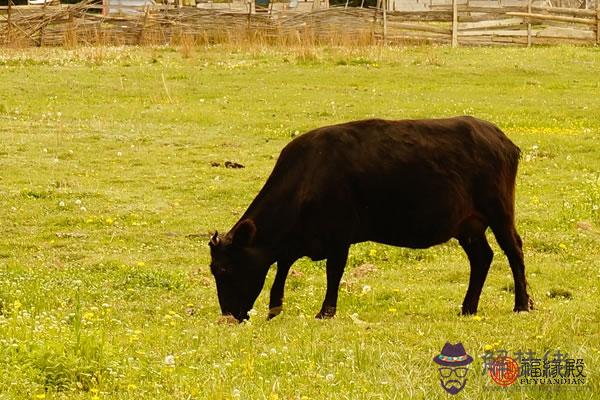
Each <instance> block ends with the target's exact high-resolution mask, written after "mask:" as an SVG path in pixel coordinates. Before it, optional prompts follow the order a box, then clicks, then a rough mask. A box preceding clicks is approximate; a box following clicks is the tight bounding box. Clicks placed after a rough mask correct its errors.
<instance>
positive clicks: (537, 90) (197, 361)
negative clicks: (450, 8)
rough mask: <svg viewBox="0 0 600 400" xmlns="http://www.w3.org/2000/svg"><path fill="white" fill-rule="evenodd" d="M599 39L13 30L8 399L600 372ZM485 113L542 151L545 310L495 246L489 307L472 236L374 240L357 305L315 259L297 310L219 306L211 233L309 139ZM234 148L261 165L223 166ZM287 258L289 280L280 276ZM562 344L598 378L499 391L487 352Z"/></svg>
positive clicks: (269, 395) (523, 393)
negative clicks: (306, 44) (517, 290)
mask: <svg viewBox="0 0 600 400" xmlns="http://www.w3.org/2000/svg"><path fill="white" fill-rule="evenodd" d="M599 70H600V51H599V49H597V48H572V47H558V48H533V49H457V50H451V49H448V48H445V47H439V48H437V47H416V48H412V47H408V48H388V49H382V48H378V47H374V48H363V49H358V50H347V49H327V48H298V49H288V50H282V49H279V50H278V49H272V48H271V49H269V48H267V49H261V48H256V49H236V48H233V47H211V48H196V49H190V48H187V49H183V50H178V49H172V48H147V49H135V48H95V49H86V48H80V49H72V50H61V49H32V50H9V49H4V50H0V77H1V79H0V234H1V237H0V399H12V398H15V399H29V398H32V399H42V398H46V399H54V398H74V399H126V398H131V399H139V398H164V399H166V398H173V399H204V398H211V399H220V398H225V399H227V398H241V399H318V398H324V399H387V398H397V399H403V398H424V399H425V398H426V399H431V398H449V397H450V396H449V395H447V394H446V393H445V392H444V391H443V390H442V388H441V387H440V385H439V381H438V371H437V368H436V365H435V364H434V363H433V362H432V358H433V357H434V356H435V355H437V354H439V352H440V350H441V348H442V346H443V345H444V343H445V342H446V341H450V342H452V343H455V342H462V343H463V344H464V346H465V348H466V350H467V352H468V353H469V354H470V355H472V356H473V358H474V359H475V361H474V362H473V364H471V370H470V372H469V375H468V382H467V384H466V387H465V389H464V391H463V392H461V393H459V394H458V395H456V396H454V397H453V398H468V399H475V398H519V399H562V398H569V399H592V398H597V397H596V396H598V393H599V392H600V376H599V374H600V308H599V306H598V304H600V293H599V289H598V286H599V283H600V209H599V208H600V75H599V74H598V71H599ZM462 114H471V115H474V116H477V117H480V118H483V119H488V120H490V121H493V122H495V123H496V124H498V125H499V126H500V127H501V128H502V129H503V130H504V131H505V132H506V133H507V134H508V135H509V136H510V137H511V138H512V140H513V141H514V142H515V143H517V144H518V145H519V146H520V147H521V149H522V151H523V160H522V162H521V166H520V173H519V178H518V188H517V219H518V221H517V222H518V229H519V231H520V233H521V235H522V237H523V240H524V251H525V255H526V265H527V275H528V281H529V283H530V289H529V290H530V294H532V296H533V298H534V300H535V304H536V309H535V311H533V312H530V313H523V314H515V313H513V312H512V307H513V301H514V299H513V293H512V290H513V287H512V275H511V273H510V269H509V267H508V263H507V261H506V258H505V257H504V255H503V254H501V252H500V251H499V249H498V247H497V246H496V244H495V240H494V239H492V237H491V236H490V242H491V243H493V248H494V251H495V258H494V262H493V264H492V268H491V271H490V275H489V277H488V280H487V282H486V285H485V286H484V289H483V295H482V298H481V302H480V306H479V314H478V316H476V317H461V316H459V315H458V311H459V309H460V304H461V303H462V300H463V296H464V294H465V291H466V285H467V282H468V273H469V268H468V264H467V259H466V256H465V255H464V253H463V252H462V250H461V249H460V247H459V246H458V244H457V243H456V242H454V241H453V242H449V243H447V244H445V245H442V246H438V247H435V248H432V249H429V250H419V251H415V250H407V249H400V248H392V247H386V246H383V245H378V244H373V243H363V244H359V245H356V246H354V247H353V248H352V250H351V256H350V260H349V265H348V268H347V270H346V274H345V276H344V283H343V285H342V289H341V291H340V299H339V306H338V316H337V317H336V318H335V319H333V320H328V321H317V320H314V319H313V316H314V315H315V313H316V312H317V311H318V309H319V307H320V305H321V302H322V299H323V295H324V286H325V273H324V263H321V262H317V263H314V262H311V261H310V260H306V259H302V260H300V261H299V262H297V264H295V266H294V267H293V271H294V272H293V274H292V276H291V277H290V279H289V280H288V284H287V292H286V300H285V311H284V313H283V314H282V315H280V316H279V317H277V318H276V319H274V320H272V321H269V322H267V321H266V320H265V317H266V314H267V302H268V298H267V297H268V296H267V295H268V290H266V289H265V290H264V291H263V294H262V295H261V296H260V297H259V300H258V302H257V304H256V305H255V310H256V315H254V317H253V318H251V321H250V322H249V323H245V324H241V325H235V326H232V325H224V324H220V323H218V317H219V313H220V312H219V307H218V303H217V298H216V290H215V286H214V282H213V279H212V277H211V275H210V271H209V268H208V264H209V251H208V246H207V241H208V236H207V232H209V231H212V230H214V229H218V230H219V231H222V232H225V231H227V230H228V229H229V228H230V227H231V226H232V225H233V224H234V223H235V222H236V221H237V218H239V216H240V215H241V214H242V213H243V211H244V210H245V208H246V207H247V205H248V204H249V203H250V201H251V200H252V199H253V198H254V196H255V195H256V193H257V192H258V190H259V189H260V187H261V186H262V184H263V182H264V180H265V179H266V177H267V175H268V174H269V172H270V171H271V169H272V167H273V165H274V162H275V159H276V158H277V155H278V153H279V151H280V149H281V148H282V147H283V146H284V145H285V144H286V143H288V142H289V141H290V140H291V139H292V137H294V136H295V135H297V134H298V133H302V132H304V131H306V130H308V129H311V128H314V127H319V126H322V125H326V124H330V123H336V122H341V121H346V120H352V119H360V118H366V117H375V116H376V117H386V118H395V119H401V118H426V117H443V116H453V115H462ZM224 161H235V162H239V163H241V164H243V165H244V166H245V168H244V169H226V168H224V167H222V166H220V167H214V166H211V163H220V164H221V165H222V164H223V163H224ZM273 276H274V273H273V271H271V272H270V274H269V277H268V279H267V285H268V284H269V283H270V282H271V281H272V279H273ZM501 349H505V350H507V351H509V353H510V354H513V353H514V352H517V351H518V350H529V349H531V350H533V351H535V352H536V353H537V354H538V355H539V356H541V355H543V354H544V353H545V352H546V351H547V350H551V351H552V352H553V353H554V352H555V351H556V350H557V349H560V350H561V351H562V352H566V353H568V354H569V357H572V358H581V359H583V360H584V362H585V374H586V375H587V382H586V385H585V386H583V387H575V389H576V390H573V389H570V390H568V389H563V390H551V389H549V388H547V387H546V388H544V387H540V386H539V385H538V386H531V385H530V386H526V385H519V384H515V385H513V386H511V387H509V388H507V389H503V390H495V389H501V388H500V386H497V385H496V384H494V383H493V382H492V380H491V378H490V377H489V376H488V375H486V374H482V368H483V363H482V358H481V356H482V355H483V354H484V352H485V351H486V350H492V351H497V350H501Z"/></svg>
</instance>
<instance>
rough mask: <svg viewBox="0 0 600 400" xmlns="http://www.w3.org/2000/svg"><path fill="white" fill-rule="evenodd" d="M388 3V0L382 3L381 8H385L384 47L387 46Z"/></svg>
mask: <svg viewBox="0 0 600 400" xmlns="http://www.w3.org/2000/svg"><path fill="white" fill-rule="evenodd" d="M387 2H388V0H383V1H382V2H381V7H382V8H383V45H384V46H385V45H386V44H387Z"/></svg>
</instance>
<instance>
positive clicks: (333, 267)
mask: <svg viewBox="0 0 600 400" xmlns="http://www.w3.org/2000/svg"><path fill="white" fill-rule="evenodd" d="M348 250H349V247H345V248H343V249H340V250H338V251H337V252H335V253H333V254H331V255H330V256H329V257H328V258H327V292H326V293H325V300H323V305H322V306H321V311H319V313H318V314H317V315H316V316H315V318H318V319H323V318H332V317H333V316H335V310H336V307H337V298H338V291H339V288H340V280H341V279H342V275H343V274H344V268H345V267H346V261H348Z"/></svg>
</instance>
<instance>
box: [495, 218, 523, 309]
mask: <svg viewBox="0 0 600 400" xmlns="http://www.w3.org/2000/svg"><path fill="white" fill-rule="evenodd" d="M491 228H492V231H493V232H494V236H496V240H497V241H498V244H499V245H500V248H501V249H502V251H504V253H505V254H506V257H507V258H508V262H509V264H510V269H511V270H512V274H513V279H514V281H515V308H514V311H529V309H530V308H533V302H532V301H531V299H530V297H529V295H528V294H527V281H526V279H525V262H524V260H523V241H522V240H521V237H520V236H519V234H518V233H517V230H516V228H515V225H514V222H513V220H512V218H507V219H506V221H504V222H503V223H495V224H492V225H491Z"/></svg>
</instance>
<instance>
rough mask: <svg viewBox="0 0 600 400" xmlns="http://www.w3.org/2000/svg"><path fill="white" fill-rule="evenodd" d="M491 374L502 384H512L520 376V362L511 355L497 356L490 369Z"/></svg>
mask: <svg viewBox="0 0 600 400" xmlns="http://www.w3.org/2000/svg"><path fill="white" fill-rule="evenodd" d="M489 373H490V376H491V377H492V379H493V380H494V382H496V383H497V384H498V385H500V386H505V387H506V386H510V385H512V384H513V383H515V381H516V380H517V378H518V377H519V364H517V362H516V361H515V360H514V359H512V358H510V357H497V358H496V359H495V360H494V361H493V362H492V364H491V365H490V369H489Z"/></svg>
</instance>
